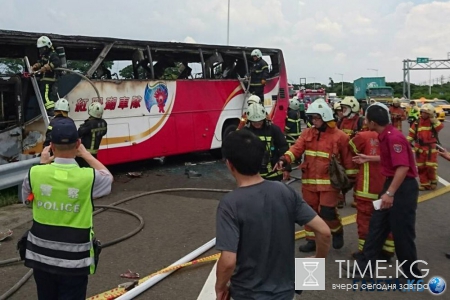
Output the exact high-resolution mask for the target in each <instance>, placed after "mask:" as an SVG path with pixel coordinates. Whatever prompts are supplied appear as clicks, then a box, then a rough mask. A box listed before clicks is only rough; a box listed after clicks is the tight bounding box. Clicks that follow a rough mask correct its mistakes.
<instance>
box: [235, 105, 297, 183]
mask: <svg viewBox="0 0 450 300" xmlns="http://www.w3.org/2000/svg"><path fill="white" fill-rule="evenodd" d="M266 114H267V113H266V109H265V108H264V106H262V105H261V104H252V105H250V106H249V107H248V117H247V118H248V121H249V122H248V123H247V125H246V126H245V127H244V128H243V129H242V130H249V131H251V132H252V133H254V134H255V135H256V136H258V137H259V139H260V140H261V141H262V142H263V143H264V146H265V149H266V151H265V153H264V158H263V162H262V165H261V171H260V172H259V173H260V175H261V176H262V177H263V178H264V179H267V180H277V181H280V180H282V179H283V172H282V171H272V170H273V167H274V166H275V164H276V163H277V161H278V158H279V157H280V156H281V154H283V153H284V152H286V151H287V150H288V149H289V147H288V143H287V141H286V138H285V137H284V134H283V132H282V131H281V129H280V128H279V127H278V126H277V125H275V124H271V123H270V122H269V121H268V120H267V117H266ZM243 147H245V145H243Z"/></svg>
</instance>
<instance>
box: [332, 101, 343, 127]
mask: <svg viewBox="0 0 450 300" xmlns="http://www.w3.org/2000/svg"><path fill="white" fill-rule="evenodd" d="M333 110H334V120H335V121H336V122H339V121H340V120H342V114H343V113H342V107H341V101H338V102H336V103H334V105H333Z"/></svg>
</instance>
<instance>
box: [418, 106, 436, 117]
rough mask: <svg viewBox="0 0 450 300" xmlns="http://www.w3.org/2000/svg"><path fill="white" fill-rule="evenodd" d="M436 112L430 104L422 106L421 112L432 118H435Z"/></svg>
mask: <svg viewBox="0 0 450 300" xmlns="http://www.w3.org/2000/svg"><path fill="white" fill-rule="evenodd" d="M435 111H436V110H435V109H434V106H433V105H431V104H429V103H426V104H424V105H422V107H421V108H420V112H424V113H427V114H429V115H430V117H431V118H432V117H434V114H435Z"/></svg>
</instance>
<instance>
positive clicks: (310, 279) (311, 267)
mask: <svg viewBox="0 0 450 300" xmlns="http://www.w3.org/2000/svg"><path fill="white" fill-rule="evenodd" d="M318 266H319V262H317V261H304V262H303V267H304V268H305V270H306V271H308V273H309V275H308V276H307V277H306V278H305V280H304V281H303V286H319V281H318V280H317V278H316V277H314V276H313V275H312V274H313V273H314V271H315V270H317V267H318Z"/></svg>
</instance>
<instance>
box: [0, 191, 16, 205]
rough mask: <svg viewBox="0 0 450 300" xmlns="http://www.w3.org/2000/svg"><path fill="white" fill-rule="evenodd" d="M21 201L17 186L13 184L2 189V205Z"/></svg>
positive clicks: (0, 198) (0, 202)
mask: <svg viewBox="0 0 450 300" xmlns="http://www.w3.org/2000/svg"><path fill="white" fill-rule="evenodd" d="M18 202H19V197H18V195H17V187H16V186H13V187H10V188H8V189H5V190H1V191H0V207H3V206H7V205H11V204H16V203H18Z"/></svg>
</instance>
